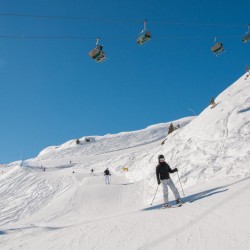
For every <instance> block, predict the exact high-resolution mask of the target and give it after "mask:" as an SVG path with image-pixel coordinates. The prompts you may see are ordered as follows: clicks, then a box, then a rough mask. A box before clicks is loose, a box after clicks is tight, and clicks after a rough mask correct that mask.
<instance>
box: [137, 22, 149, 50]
mask: <svg viewBox="0 0 250 250" xmlns="http://www.w3.org/2000/svg"><path fill="white" fill-rule="evenodd" d="M150 39H151V33H150V32H149V31H148V30H147V20H144V29H143V30H142V31H141V33H140V34H139V36H138V38H137V40H136V43H137V44H138V45H143V44H144V43H146V42H148V41H149V40H150Z"/></svg>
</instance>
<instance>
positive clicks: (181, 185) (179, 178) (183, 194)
mask: <svg viewBox="0 0 250 250" xmlns="http://www.w3.org/2000/svg"><path fill="white" fill-rule="evenodd" d="M177 175H178V178H179V182H180V185H181V179H180V176H179V173H178V172H177ZM181 189H182V193H183V196H184V197H185V194H184V191H183V188H182V185H181Z"/></svg>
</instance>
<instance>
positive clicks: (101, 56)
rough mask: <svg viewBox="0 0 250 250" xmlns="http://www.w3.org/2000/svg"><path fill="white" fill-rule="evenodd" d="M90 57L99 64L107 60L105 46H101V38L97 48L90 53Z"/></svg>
mask: <svg viewBox="0 0 250 250" xmlns="http://www.w3.org/2000/svg"><path fill="white" fill-rule="evenodd" d="M89 56H90V57H91V58H92V59H93V60H95V61H97V62H103V61H104V60H105V59H106V56H105V53H104V51H103V46H102V45H99V38H97V40H96V47H95V48H94V49H92V50H91V51H90V52H89Z"/></svg>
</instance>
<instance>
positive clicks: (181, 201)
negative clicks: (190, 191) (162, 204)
mask: <svg viewBox="0 0 250 250" xmlns="http://www.w3.org/2000/svg"><path fill="white" fill-rule="evenodd" d="M183 203H184V202H183V200H182V199H181V198H179V199H177V200H176V204H177V205H178V204H179V205H182V204H183Z"/></svg>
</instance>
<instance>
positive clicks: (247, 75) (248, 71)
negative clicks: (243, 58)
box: [245, 65, 250, 80]
mask: <svg viewBox="0 0 250 250" xmlns="http://www.w3.org/2000/svg"><path fill="white" fill-rule="evenodd" d="M246 72H247V74H246V77H245V80H246V79H247V78H248V77H249V75H250V70H249V67H248V65H247V66H246Z"/></svg>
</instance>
